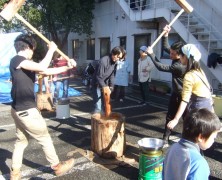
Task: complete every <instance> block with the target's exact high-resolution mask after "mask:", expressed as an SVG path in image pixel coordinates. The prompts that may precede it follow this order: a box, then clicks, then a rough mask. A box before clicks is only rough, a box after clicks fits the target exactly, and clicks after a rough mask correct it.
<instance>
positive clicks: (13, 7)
mask: <svg viewBox="0 0 222 180" xmlns="http://www.w3.org/2000/svg"><path fill="white" fill-rule="evenodd" d="M24 2H25V0H11V1H10V2H9V3H8V4H6V5H5V6H4V8H3V10H2V11H1V13H0V15H1V16H2V17H3V18H4V19H5V20H6V21H10V20H11V19H12V18H13V17H14V16H15V17H16V18H17V19H19V20H20V21H21V22H23V23H24V24H25V25H26V26H28V27H29V28H30V29H31V30H32V31H33V32H34V33H36V34H37V35H38V36H39V37H40V38H41V39H42V40H44V41H45V42H46V43H47V44H50V41H49V40H48V39H47V38H46V37H45V36H44V35H43V34H41V33H40V32H39V31H38V30H37V29H36V28H34V27H33V26H32V25H31V24H30V23H29V22H27V21H26V20H25V19H24V18H23V17H22V16H20V15H19V14H18V13H17V11H18V10H19V9H20V7H21V6H22V5H23V4H24ZM56 51H57V52H58V53H59V54H60V55H61V56H62V57H64V58H65V59H66V60H67V61H68V62H69V57H68V56H66V55H65V54H64V53H63V52H62V51H60V50H59V49H58V48H57V49H56Z"/></svg>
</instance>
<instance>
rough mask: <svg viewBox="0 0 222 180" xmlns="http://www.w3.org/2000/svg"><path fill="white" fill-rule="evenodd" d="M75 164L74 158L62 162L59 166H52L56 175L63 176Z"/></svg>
mask: <svg viewBox="0 0 222 180" xmlns="http://www.w3.org/2000/svg"><path fill="white" fill-rule="evenodd" d="M73 166H74V158H71V159H69V160H67V161H62V162H60V163H59V164H58V165H57V166H54V167H52V169H53V170H54V172H55V175H56V176H62V175H64V174H65V173H67V172H68V171H69V170H70V169H72V167H73Z"/></svg>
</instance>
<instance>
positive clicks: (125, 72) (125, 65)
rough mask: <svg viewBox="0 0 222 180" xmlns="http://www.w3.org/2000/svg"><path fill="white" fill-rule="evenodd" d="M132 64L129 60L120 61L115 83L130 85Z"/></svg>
mask: <svg viewBox="0 0 222 180" xmlns="http://www.w3.org/2000/svg"><path fill="white" fill-rule="evenodd" d="M129 73H130V65H129V62H128V61H127V60H123V61H118V62H117V68H116V75H115V80H114V84H115V85H118V86H128V82H129Z"/></svg>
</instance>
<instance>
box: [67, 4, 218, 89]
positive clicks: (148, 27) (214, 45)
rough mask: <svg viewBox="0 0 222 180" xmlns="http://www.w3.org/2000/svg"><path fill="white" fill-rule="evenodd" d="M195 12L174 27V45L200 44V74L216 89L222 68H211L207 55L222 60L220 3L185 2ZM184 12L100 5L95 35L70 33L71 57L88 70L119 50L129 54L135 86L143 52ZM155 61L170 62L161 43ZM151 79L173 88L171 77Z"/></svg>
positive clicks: (152, 6)
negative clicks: (95, 61) (141, 49)
mask: <svg viewBox="0 0 222 180" xmlns="http://www.w3.org/2000/svg"><path fill="white" fill-rule="evenodd" d="M187 2H188V3H189V4H190V5H191V6H192V7H193V8H194V10H193V12H191V13H189V14H188V13H183V14H182V15H181V16H180V17H179V19H177V20H176V21H175V23H173V24H172V32H171V34H170V36H169V40H170V42H174V41H175V40H179V39H182V40H183V41H185V42H186V43H193V44H196V45H197V46H198V47H199V49H200V51H201V53H202V62H203V63H202V68H203V69H204V70H205V72H206V74H207V77H208V80H209V82H210V83H211V85H212V86H213V88H214V89H218V85H219V84H220V83H221V82H222V78H221V75H222V67H221V66H220V65H217V66H216V68H215V69H214V68H209V67H208V66H207V59H208V55H209V54H210V53H212V52H216V53H218V54H220V55H221V54H222V35H221V34H222V33H221V32H222V31H221V29H222V23H221V19H222V11H221V9H220V7H221V1H220V0H213V1H209V0H187ZM181 9H182V8H181V7H180V6H179V5H178V4H177V3H176V2H175V1H174V0H134V1H133V0H97V1H96V6H95V10H94V16H95V18H94V20H93V31H94V34H92V36H91V37H90V38H89V37H87V36H86V35H81V36H80V35H78V34H75V33H71V34H70V35H69V37H68V54H69V56H70V57H74V58H75V59H76V60H77V63H78V65H79V66H84V65H86V64H87V63H89V62H90V61H92V60H98V59H100V58H101V57H102V56H103V55H105V54H107V53H109V52H110V50H111V49H112V48H113V47H115V46H118V45H121V46H123V47H125V48H126V51H127V58H128V60H129V61H130V63H131V69H132V71H131V74H132V75H133V77H134V78H133V79H134V83H137V60H138V58H139V53H138V51H139V47H140V46H141V45H146V46H147V45H151V44H152V42H154V41H155V39H156V38H157V37H158V35H159V34H160V33H161V32H162V29H163V27H164V26H165V25H166V24H169V23H170V22H171V21H172V19H173V18H174V17H175V16H176V14H177V13H178V12H179V11H180V10H181ZM154 52H155V54H156V56H157V57H158V58H159V59H161V61H162V62H163V63H165V64H170V63H171V60H169V57H168V56H167V54H165V53H163V50H162V43H161V41H159V43H158V44H157V45H156V46H155V47H154ZM152 79H154V80H158V81H165V82H168V83H169V84H171V82H170V81H171V74H170V73H164V72H159V71H158V70H156V69H155V70H153V72H152Z"/></svg>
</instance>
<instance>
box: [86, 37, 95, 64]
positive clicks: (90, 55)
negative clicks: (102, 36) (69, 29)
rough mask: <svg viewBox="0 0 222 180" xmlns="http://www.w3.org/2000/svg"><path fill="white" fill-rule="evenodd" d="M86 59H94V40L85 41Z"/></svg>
mask: <svg viewBox="0 0 222 180" xmlns="http://www.w3.org/2000/svg"><path fill="white" fill-rule="evenodd" d="M87 59H88V60H94V59H95V39H88V40H87Z"/></svg>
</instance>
